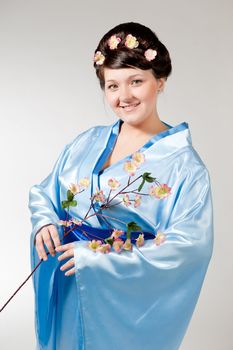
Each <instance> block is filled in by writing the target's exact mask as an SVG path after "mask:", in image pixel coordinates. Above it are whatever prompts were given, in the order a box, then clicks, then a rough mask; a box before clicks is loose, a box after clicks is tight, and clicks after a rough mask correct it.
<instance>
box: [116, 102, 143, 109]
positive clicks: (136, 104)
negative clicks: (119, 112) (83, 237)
mask: <svg viewBox="0 0 233 350" xmlns="http://www.w3.org/2000/svg"><path fill="white" fill-rule="evenodd" d="M139 104H140V102H139V103H134V104H131V105H127V106H120V107H121V108H123V109H124V110H126V111H131V110H133V109H134V108H136V107H137V106H138V105H139Z"/></svg>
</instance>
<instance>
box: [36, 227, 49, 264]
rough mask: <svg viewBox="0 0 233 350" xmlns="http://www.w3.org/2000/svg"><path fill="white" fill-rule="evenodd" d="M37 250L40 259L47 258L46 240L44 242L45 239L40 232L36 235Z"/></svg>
mask: <svg viewBox="0 0 233 350" xmlns="http://www.w3.org/2000/svg"><path fill="white" fill-rule="evenodd" d="M36 250H37V253H38V256H39V259H40V260H41V259H43V260H47V259H48V258H47V254H46V251H45V249H44V242H43V239H42V236H41V234H40V233H38V234H37V235H36Z"/></svg>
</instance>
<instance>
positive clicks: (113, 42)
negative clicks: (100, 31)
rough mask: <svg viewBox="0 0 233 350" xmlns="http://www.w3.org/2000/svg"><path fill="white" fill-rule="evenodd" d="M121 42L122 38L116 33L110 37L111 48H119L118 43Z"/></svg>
mask: <svg viewBox="0 0 233 350" xmlns="http://www.w3.org/2000/svg"><path fill="white" fill-rule="evenodd" d="M119 42H121V38H120V37H119V36H116V35H112V36H111V38H110V39H108V46H109V47H110V49H111V50H114V49H116V48H117V45H118V44H119Z"/></svg>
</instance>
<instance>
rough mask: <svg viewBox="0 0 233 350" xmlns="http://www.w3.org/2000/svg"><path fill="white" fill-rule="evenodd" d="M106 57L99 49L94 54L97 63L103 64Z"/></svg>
mask: <svg viewBox="0 0 233 350" xmlns="http://www.w3.org/2000/svg"><path fill="white" fill-rule="evenodd" d="M104 60H105V57H104V55H103V54H102V52H101V51H97V52H96V53H95V56H94V61H95V63H96V64H98V65H101V64H103V63H104Z"/></svg>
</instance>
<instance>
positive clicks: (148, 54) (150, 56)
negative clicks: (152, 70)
mask: <svg viewBox="0 0 233 350" xmlns="http://www.w3.org/2000/svg"><path fill="white" fill-rule="evenodd" d="M144 55H145V57H146V59H147V60H148V61H152V60H153V59H154V58H155V56H156V55H157V51H156V50H153V49H147V50H146V51H145V52H144Z"/></svg>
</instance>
